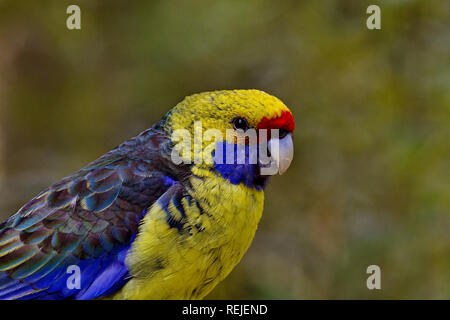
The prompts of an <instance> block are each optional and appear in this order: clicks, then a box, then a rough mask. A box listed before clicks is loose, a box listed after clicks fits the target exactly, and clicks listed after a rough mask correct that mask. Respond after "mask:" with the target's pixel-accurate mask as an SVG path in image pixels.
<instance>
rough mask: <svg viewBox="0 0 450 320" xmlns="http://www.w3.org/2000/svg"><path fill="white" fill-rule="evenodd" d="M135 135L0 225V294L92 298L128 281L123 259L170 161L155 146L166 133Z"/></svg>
mask: <svg viewBox="0 0 450 320" xmlns="http://www.w3.org/2000/svg"><path fill="white" fill-rule="evenodd" d="M143 134H144V135H143ZM143 134H141V135H140V136H138V137H136V138H134V139H132V140H129V141H128V142H125V143H124V144H122V145H121V146H119V147H118V148H116V149H115V150H113V151H111V152H109V153H107V154H106V155H104V156H103V157H101V158H100V159H98V160H97V161H95V162H93V163H91V164H90V165H88V166H87V167H85V168H83V169H81V170H80V171H78V172H77V173H75V174H74V175H72V176H69V177H67V178H64V179H62V180H61V181H59V182H57V183H55V184H54V185H52V186H51V187H50V188H48V189H46V190H44V191H43V192H41V193H40V194H39V195H38V196H37V197H35V198H34V199H32V200H31V201H30V202H28V203H27V204H26V205H25V206H23V207H22V208H21V209H20V210H19V211H18V212H17V213H16V214H15V215H13V216H11V217H10V218H9V219H8V220H6V221H5V222H3V223H2V224H0V299H20V298H23V299H33V298H34V299H68V298H69V299H92V298H95V297H101V296H106V295H108V294H110V293H112V292H114V291H116V290H118V289H120V288H121V287H122V286H123V285H124V284H125V283H126V282H127V281H128V269H127V267H126V265H125V263H124V261H125V257H126V254H127V252H128V250H129V249H130V246H131V244H132V242H133V240H134V238H135V236H136V234H137V232H138V225H139V222H140V220H141V219H142V217H143V216H144V215H145V213H146V209H147V208H148V207H149V206H151V205H152V204H153V203H154V202H155V201H156V200H157V199H158V198H159V197H160V196H161V195H162V194H163V193H164V192H165V191H166V190H167V189H169V188H170V186H171V185H173V184H174V183H175V180H174V177H169V175H168V174H167V171H164V170H163V172H164V173H163V172H162V171H160V170H157V169H156V167H157V166H158V165H161V163H162V162H164V161H170V160H168V159H167V158H165V159H164V157H163V156H162V154H164V153H163V152H162V151H161V150H162V146H163V145H164V143H167V141H168V139H167V138H165V136H164V135H162V134H160V133H153V132H151V131H146V132H144V133H143ZM76 277H78V278H76ZM77 281H78V282H77Z"/></svg>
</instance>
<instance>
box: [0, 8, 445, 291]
mask: <svg viewBox="0 0 450 320" xmlns="http://www.w3.org/2000/svg"><path fill="white" fill-rule="evenodd" d="M72 3H73V2H68V1H60V0H58V1H57V0H54V1H39V2H38V1H0V217H1V218H2V219H3V218H6V217H8V216H9V215H11V214H13V213H14V212H15V211H16V210H17V209H18V208H19V207H20V206H21V205H23V204H24V203H25V202H27V201H28V200H29V199H31V198H32V197H33V196H34V195H36V194H37V193H38V192H40V191H41V190H42V189H44V188H45V187H47V186H48V185H49V184H51V183H52V182H54V181H57V180H59V179H60V178H62V177H64V176H66V175H68V174H70V173H72V172H74V171H76V170H78V169H79V168H81V167H82V166H84V165H85V164H87V163H88V162H90V161H92V160H94V159H96V158H97V157H99V156H100V155H102V154H103V153H105V152H107V151H109V150H110V149H112V148H113V147H115V146H116V145H117V144H119V143H120V142H122V141H124V140H125V139H127V138H129V137H132V136H134V135H136V134H138V133H139V132H140V131H142V130H144V129H146V128H147V127H150V126H151V125H152V124H153V123H154V122H155V121H157V120H158V119H160V118H161V116H162V115H163V114H164V113H165V112H166V111H167V110H169V109H170V108H171V107H172V106H174V105H175V104H176V103H177V102H179V101H180V100H181V99H183V97H184V96H186V95H189V94H192V93H195V92H201V91H207V90H215V89H237V88H256V89H261V90H264V91H266V92H268V93H271V94H274V95H276V96H277V97H279V98H280V99H281V100H283V101H284V102H285V103H286V104H287V105H288V106H289V107H290V108H291V110H292V111H293V113H294V117H295V120H296V125H297V126H296V127H297V129H296V131H295V136H294V139H295V148H296V149H295V151H296V155H295V159H294V162H293V164H292V166H291V168H290V169H289V171H288V172H287V173H286V174H285V175H283V176H281V177H275V178H273V179H272V181H271V183H270V185H269V187H268V189H267V192H266V205H265V212H264V215H263V219H262V221H261V224H260V227H259V230H258V232H257V234H256V237H255V240H254V242H253V244H252V246H251V248H250V249H249V251H248V252H247V254H246V255H245V257H244V259H243V260H242V262H241V263H240V264H239V265H238V266H237V267H236V269H235V270H234V271H233V272H232V273H231V275H230V276H229V277H228V278H227V279H226V280H225V281H224V282H223V283H222V284H220V285H219V286H218V287H217V288H216V289H215V290H214V291H213V293H212V294H210V295H209V298H216V299H227V298H234V299H244V298H252V299H259V298H268V299H305V298H312V299H323V298H330V299H336V298H341V299H350V298H361V299H372V298H396V299H403V298H450V232H449V231H450V161H449V160H450V142H449V141H450V134H449V127H450V53H449V52H450V50H449V49H450V25H449V21H450V15H449V12H450V2H449V1H444V0H442V1H433V0H431V1H425V0H424V1H413V0H409V1H407V0H402V1H400V0H398V1H377V2H373V1H350V0H347V1H330V0H327V1H268V0H266V1H265V0H250V1H242V0H239V1H238V0H233V1H168V0H164V1H133V2H131V1H92V0H89V1H87V0H86V1H77V2H76V4H78V5H79V6H80V7H81V25H82V29H81V30H79V31H69V30H68V29H67V28H66V18H67V14H66V8H67V6H68V5H70V4H72ZM370 4H378V5H379V6H380V7H381V26H382V29H381V30H368V29H367V28H366V18H367V17H368V15H367V14H366V8H367V6H368V5H370ZM371 264H376V265H379V266H380V267H381V272H382V277H381V281H382V282H381V286H382V289H381V290H373V291H370V290H368V289H367V288H366V279H367V277H368V275H367V274H366V268H367V266H369V265H371Z"/></svg>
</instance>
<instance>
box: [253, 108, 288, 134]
mask: <svg viewBox="0 0 450 320" xmlns="http://www.w3.org/2000/svg"><path fill="white" fill-rule="evenodd" d="M258 129H268V130H270V129H280V130H281V129H284V130H288V131H289V132H294V129H295V122H294V117H293V116H292V113H290V112H289V111H282V112H281V115H279V116H278V117H274V118H267V117H264V118H262V120H261V121H260V122H259V123H258Z"/></svg>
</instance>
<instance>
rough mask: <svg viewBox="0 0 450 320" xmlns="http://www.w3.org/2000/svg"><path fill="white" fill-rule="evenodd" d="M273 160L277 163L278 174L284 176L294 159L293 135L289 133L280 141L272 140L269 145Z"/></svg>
mask: <svg viewBox="0 0 450 320" xmlns="http://www.w3.org/2000/svg"><path fill="white" fill-rule="evenodd" d="M267 146H268V149H269V151H270V155H271V158H272V159H273V161H274V162H275V165H276V169H277V170H276V172H274V174H275V173H277V172H278V173H279V174H280V175H281V174H283V173H284V172H285V171H286V170H287V169H288V168H289V166H290V165H291V162H292V159H293V158H294V143H293V142H292V135H291V134H290V133H289V134H287V135H286V136H285V137H283V138H281V139H278V138H272V139H270V141H269V142H268V144H267Z"/></svg>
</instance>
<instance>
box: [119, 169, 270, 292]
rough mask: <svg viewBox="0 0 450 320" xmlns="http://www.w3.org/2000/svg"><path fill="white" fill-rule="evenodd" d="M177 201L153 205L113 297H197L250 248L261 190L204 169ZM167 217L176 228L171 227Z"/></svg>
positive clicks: (141, 227) (261, 203) (257, 218)
mask: <svg viewBox="0 0 450 320" xmlns="http://www.w3.org/2000/svg"><path fill="white" fill-rule="evenodd" d="M202 176H204V177H203V178H198V177H192V178H191V181H190V182H191V185H192V189H189V190H187V191H186V195H185V196H184V197H183V198H182V199H181V201H180V203H175V202H174V201H171V202H170V203H169V205H168V206H167V207H166V208H163V207H162V206H161V205H160V204H158V203H155V205H153V206H152V207H151V209H150V210H149V212H148V213H147V214H146V216H145V218H144V219H143V223H142V224H141V226H140V232H139V234H138V236H137V237H136V240H135V242H134V243H133V246H132V249H131V250H130V253H129V254H128V256H127V259H126V263H127V265H128V267H129V270H130V274H131V279H130V281H128V283H127V284H126V285H125V286H124V287H123V288H122V289H121V290H120V291H119V292H117V293H116V294H114V295H113V296H111V298H114V299H201V298H203V297H204V296H205V295H207V294H208V293H209V292H210V291H211V290H212V289H213V288H214V287H215V286H216V285H217V284H218V283H219V282H220V281H221V280H223V279H224V278H225V277H226V276H227V275H228V274H229V273H230V271H231V270H232V269H233V268H234V266H235V265H236V264H237V263H238V262H239V261H240V260H241V258H242V256H243V254H244V253H245V251H246V250H247V249H248V247H249V246H250V243H251V241H252V239H253V237H254V234H255V231H256V228H257V225H258V222H259V220H260V218H261V214H262V211H263V203H264V192H263V191H257V190H255V189H251V188H247V187H245V186H243V185H242V184H240V185H234V184H231V183H230V182H228V181H225V180H224V179H222V178H220V177H217V176H216V175H214V174H210V173H205V172H203V174H202ZM168 216H169V217H173V220H174V221H175V222H177V221H178V222H179V224H177V226H181V225H182V228H176V227H173V226H172V227H171V226H170V225H169V223H168Z"/></svg>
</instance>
